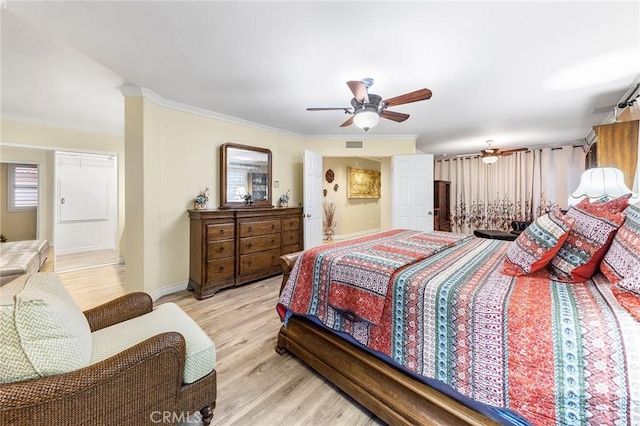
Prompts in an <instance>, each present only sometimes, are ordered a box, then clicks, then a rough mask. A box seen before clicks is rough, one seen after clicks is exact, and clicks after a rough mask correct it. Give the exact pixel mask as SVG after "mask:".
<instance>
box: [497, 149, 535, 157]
mask: <svg viewBox="0 0 640 426" xmlns="http://www.w3.org/2000/svg"><path fill="white" fill-rule="evenodd" d="M528 150H529V148H515V149H504V150H498V155H511V154H515V153H516V152H523V151H528Z"/></svg>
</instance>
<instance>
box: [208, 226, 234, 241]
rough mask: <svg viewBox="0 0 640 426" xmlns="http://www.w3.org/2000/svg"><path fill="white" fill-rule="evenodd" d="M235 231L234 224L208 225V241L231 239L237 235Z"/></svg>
mask: <svg viewBox="0 0 640 426" xmlns="http://www.w3.org/2000/svg"><path fill="white" fill-rule="evenodd" d="M234 229H235V225H234V224H233V223H222V224H217V225H207V241H216V240H228V239H231V238H233V236H234V234H235V232H234Z"/></svg>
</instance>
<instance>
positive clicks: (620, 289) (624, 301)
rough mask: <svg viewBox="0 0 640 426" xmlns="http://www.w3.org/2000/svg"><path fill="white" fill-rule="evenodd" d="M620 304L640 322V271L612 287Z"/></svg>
mask: <svg viewBox="0 0 640 426" xmlns="http://www.w3.org/2000/svg"><path fill="white" fill-rule="evenodd" d="M611 291H612V292H613V295H614V296H615V297H616V299H617V300H618V303H620V305H621V306H622V307H623V308H625V309H626V310H627V311H629V313H630V314H631V315H632V316H633V317H634V318H635V319H637V320H638V321H640V270H636V272H635V273H634V274H633V275H630V276H628V277H627V278H625V279H623V280H622V281H620V282H618V283H617V284H615V285H613V286H611Z"/></svg>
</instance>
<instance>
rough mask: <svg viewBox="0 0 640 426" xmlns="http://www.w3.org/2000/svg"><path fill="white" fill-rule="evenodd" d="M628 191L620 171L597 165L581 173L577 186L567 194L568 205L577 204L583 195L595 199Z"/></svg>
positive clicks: (615, 196) (629, 191)
mask: <svg viewBox="0 0 640 426" xmlns="http://www.w3.org/2000/svg"><path fill="white" fill-rule="evenodd" d="M630 193H631V190H630V189H629V187H627V185H626V184H625V183H624V175H623V174H622V171H620V170H619V169H616V168H614V167H598V168H594V169H589V170H586V171H585V172H584V173H582V176H581V177H580V184H579V185H578V188H577V189H576V190H575V191H573V192H572V193H571V195H570V196H569V205H570V206H572V205H575V204H578V203H579V202H580V201H581V200H582V199H584V198H585V197H589V199H591V200H597V199H599V198H602V197H604V196H607V197H609V198H617V197H620V196H622V195H626V194H630Z"/></svg>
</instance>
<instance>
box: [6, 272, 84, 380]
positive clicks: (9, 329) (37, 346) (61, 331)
mask: <svg viewBox="0 0 640 426" xmlns="http://www.w3.org/2000/svg"><path fill="white" fill-rule="evenodd" d="M0 328H1V329H2V333H0V359H1V360H2V362H0V383H10V382H17V381H22V380H27V379H34V378H38V377H44V376H50V375H53V374H60V373H66V372H69V371H73V370H77V369H79V368H82V367H85V366H87V365H88V363H89V359H90V357H91V330H90V329H89V323H88V322H87V319H86V317H85V316H84V314H83V313H82V311H81V310H80V308H79V307H78V305H76V303H75V302H74V301H73V299H72V298H71V295H70V294H69V292H68V291H67V290H66V289H65V287H64V285H63V284H62V281H60V278H59V277H58V276H57V275H56V274H52V273H44V272H40V273H37V274H33V275H22V276H20V277H18V278H16V279H15V280H13V281H11V282H9V283H7V284H5V285H4V286H2V291H0Z"/></svg>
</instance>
